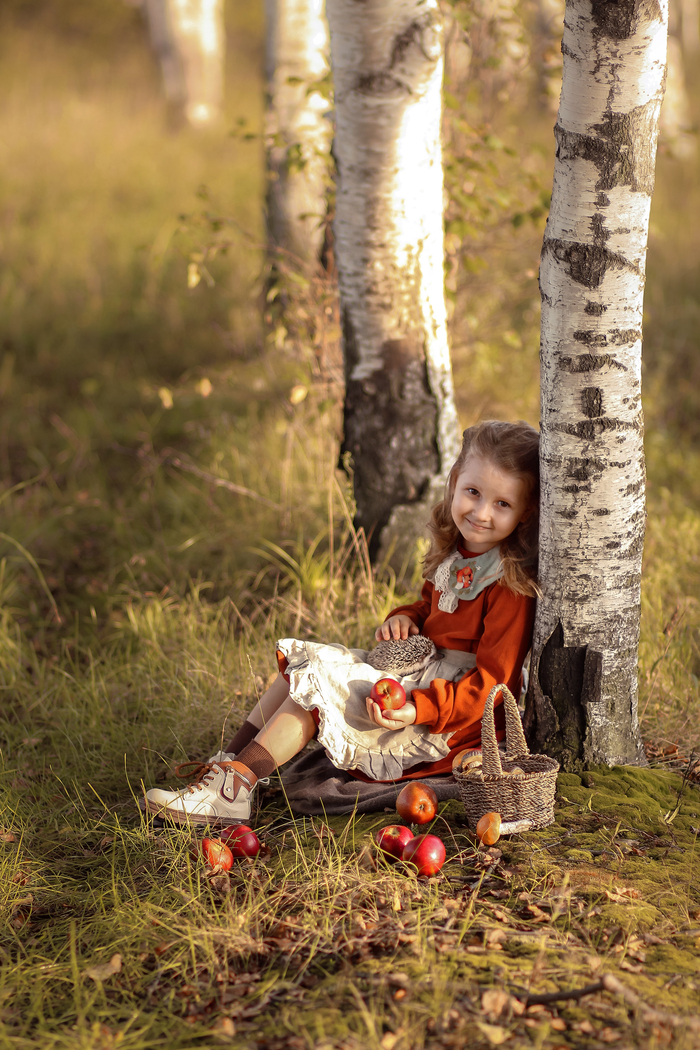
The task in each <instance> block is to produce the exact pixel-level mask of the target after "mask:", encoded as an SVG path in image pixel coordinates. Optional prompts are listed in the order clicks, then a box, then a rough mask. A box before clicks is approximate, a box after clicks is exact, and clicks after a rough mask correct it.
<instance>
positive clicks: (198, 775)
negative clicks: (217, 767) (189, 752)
mask: <svg viewBox="0 0 700 1050" xmlns="http://www.w3.org/2000/svg"><path fill="white" fill-rule="evenodd" d="M188 767H189V768H188ZM211 768H212V767H211V763H209V762H202V761H201V760H200V759H195V760H194V761H192V762H181V763H180V764H179V766H175V776H176V777H177V778H178V780H194V781H195V782H196V783H199V781H200V780H201V779H202V778H203V777H205V776H206V774H207V773H208V772H209V770H210V769H211Z"/></svg>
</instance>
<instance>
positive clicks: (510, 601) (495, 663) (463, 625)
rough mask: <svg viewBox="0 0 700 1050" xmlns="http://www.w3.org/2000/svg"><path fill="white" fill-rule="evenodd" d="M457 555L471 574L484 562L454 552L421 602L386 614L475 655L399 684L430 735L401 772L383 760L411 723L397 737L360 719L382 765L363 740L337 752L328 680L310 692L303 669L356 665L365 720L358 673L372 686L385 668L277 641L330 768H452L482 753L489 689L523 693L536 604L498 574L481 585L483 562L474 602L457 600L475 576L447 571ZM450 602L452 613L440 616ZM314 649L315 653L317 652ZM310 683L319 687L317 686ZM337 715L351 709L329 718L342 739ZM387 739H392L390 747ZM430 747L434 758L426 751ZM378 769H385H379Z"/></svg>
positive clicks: (366, 776) (379, 775) (364, 772)
mask: <svg viewBox="0 0 700 1050" xmlns="http://www.w3.org/2000/svg"><path fill="white" fill-rule="evenodd" d="M497 553H498V552H494V557H495V560H496V562H497V561H498V556H497ZM454 559H462V560H463V559H475V560H474V561H472V562H469V563H468V565H469V566H472V567H474V569H475V571H477V572H478V568H477V566H481V565H483V563H484V562H485V561H487V559H485V557H484V556H479V555H475V554H473V553H471V552H469V551H467V550H464V549H463V548H461V547H460V548H457V550H456V551H455V552H454V554H453V555H452V557H451V558H448V559H447V561H446V562H445V563H443V566H444V572H443V575H442V577H439V573H438V574H436V576H435V577H434V578H435V583H433V582H431V581H430V580H426V582H425V583H424V585H423V589H422V592H421V597H420V599H419V600H418V601H416V602H413V603H411V604H409V605H402V606H399V607H398V608H396V609H393V610H392V611H391V613H389V616H393V615H396V614H398V613H403V614H404V615H406V616H408V617H409V618H410V619H411V620H412V621H413V622H414V623H415V624H416V626H417V627H418V629H419V630H420V632H421V633H422V634H425V635H427V637H429V638H431V639H432V641H433V642H434V643H435V645H436V647H437V649H438V650H439V651H445V650H448V651H449V650H452V651H453V652H454V651H455V650H456V651H458V652H460V653H464V654H472V657H471V659H472V661H474V663H475V666H472V667H471V668H470V669H469V670H466V671H465V672H464V673H463V672H462V670H461V669H460V670H457V671H456V673H455V669H454V668H450V669H447V667H446V665H445V664H444V663H443V664H442V667H446V670H447V673H449V674H450V675H451V677H450V678H442V677H439V676H434V675H433V674H432V673H429V672H430V668H426V673H425V676H424V677H423V678H422V680H421V681H420V683H418V682H414V683H411V684H410V683H408V682H406V681H404V685H405V686H409V684H410V687H411V694H412V695H411V699H412V700H413V702H414V704H415V705H416V714H417V717H416V722H415V726H416V727H420V730H419V733H422V734H424V735H425V734H427V737H426V736H424V737H423V738H422V740H421V741H418V744H419V745H420V744H421V743H422V742H424V743H425V747H424V748H423V755H422V756H420V749H421V748H420V746H419V747H418V748H417V752H418V753H416V752H415V751H414V752H413V758H412V757H411V755H412V752H411V750H410V749H409V750H407V751H405V752H404V755H403V758H402V760H401V764H402V765H403V768H401V765H397V764H396V762H394V763H393V765H392V766H391V767H390V766H389V765H388V764H387V760H392V759H393V758H394V754H393V752H394V751H395V750H396V751H397V752H399V751H401V740H402V739H403V737H405V736H407V735H408V734H409V732H410V727H409V729H408V730H399V731H396V734H394V733H393V732H392V731H390V730H384V731H381V730H377V727H376V726H374V725H373V723H370V722H369V719H367V716H366V715H364V718H365V719H366V720H367V723H368V724H367V727H366V728H367V729H373V730H374V731H375V733H377V734H378V735H379V737H380V741H379V746H380V748H383V753H384V757H383V759H382V762H384V763H385V764H384V767H383V766H382V762H379V761H375V759H374V758H373V757H372V755H370V754H365V749H364V748H363V746H362V743H360V746H359V748H356V749H355V751H352V750H349V749H348V748H345V747H344V745H343V747H341V748H340V749H338V747H337V746H336V747H335V753H334V745H333V744H332V743H331V739H330V736H331V732H330V719H329V718H328V712H329V705H328V691H329V689H330V686H331V683H330V681H328V682H327V686H326V689H323V688H320V689H319V688H315V689H310V688H308V683H309V681H310V680H311V681H314V675H313V674H312V673H310V668H312V664H310V663H309V660H311V661H314V660H316V672H315V674H316V678H318V677H319V676H320V675H321V674H322V673H327V672H328V668H327V666H326V667H323V668H322V667H321V666H320V664H326V665H327V663H328V661H333V660H336V658H337V659H340V660H341V661H346V660H347V661H354V662H353V663H352V666H351V667H350V669H349V670H350V672H351V674H350V677H352V676H353V675H355V676H359V678H360V679H361V681H362V685H364V688H363V687H362V685H361V683H360V682H357V683H355V691H356V692H358V695H360V694H361V696H360V700H359V701H358V699H357V698H355V701H354V703H355V704H356V706H358V714H357V717H358V718H359V717H362V713H361V709H363V708H364V700H363V699H362V697H364V696H366V695H367V694H368V692H369V687H370V686H371V681H368V682H366V683H365V682H364V677H365V676H366V675H367V673H368V672H371V673H372V674H373V675H374V680H376V678H378V677H381V672H377V671H374V669H372V668H368V667H367V665H366V664H364V663H362V660H364V658H365V657H366V653H364V652H363V651H360V650H344V647H342V646H337V645H336V646H322V645H321V646H319V645H314V644H313V643H303V642H298V641H296V640H293V639H286V640H280V642H279V643H278V646H279V651H278V659H279V663H280V671H282V672H283V673H285V672H287V674H285V677H287V678H288V680H290V677H291V686H290V688H291V694H292V698H293V699H294V700H295V701H296V702H298V703H300V704H301V706H303V707H305V708H306V709H307V710H311V711H312V712H313V713H314V716H315V717H316V721H317V724H319V726H320V730H319V741H320V743H321V744H322V745H324V747H326V750H327V753H328V754H329V757H330V758H331V760H332V761H333V762H334V764H336V765H337V766H338V767H339V768H342V769H346V770H347V771H348V772H349V773H351V774H352V775H353V776H355V777H357V778H358V779H360V780H367V781H371V780H375V781H376V780H380V781H383V780H385V779H389V778H390V779H392V780H401V779H406V778H415V777H421V776H430V775H435V774H439V773H446V772H450V771H451V769H452V759H453V757H454V755H455V754H456V753H457V752H458V751H461V750H462V749H463V748H466V747H479V746H480V744H481V718H482V715H483V712H484V705H485V702H486V697H487V696H488V694H489V692H490V690H491V689H492V687H493V686H494V685H497V684H499V683H505V684H506V685H507V686H508V687H509V688H510V690H511V691H512V692H513V693H514V694H515V695H516V696H518V695H519V692H520V685H521V675H522V666H523V661H524V659H525V656H526V655H527V652H528V650H529V649H530V644H531V640H532V628H533V623H534V615H535V600H534V598H530V597H526V596H523V595H518V594H514V593H513V592H512V591H510V590H508V589H507V588H506V587H505V586H503V584H502V583H501V582H500V580H499V579H497V578H495V582H492V583H487V582H486V581H487V580H488V579H494V576H492V575H490V574H489V566H488V565H485V566H484V568H485V570H486V572H485V575H484V577H483V580H482V582H481V584H480V586H479V587H476V586H474V587H473V588H472V593H473V595H474V596H473V597H472V596H470V597H469V598H466V597H462V598H461V599H460V598H459V597H458V596H459V595H461V594H464V595H465V596H466V593H467V590H468V589H469V586H470V584H469V581H470V579H471V570H470V568H469V567H467V568H466V569H464V568H460V565H463V564H464V563H463V561H460V560H457V562H456V563H455V565H454V566H453V567H452V568H450V562H451V561H452V560H454ZM492 567H493V562H492V563H491V568H492ZM442 568H443V567H441V569H442ZM455 570H456V571H455ZM465 571H466V573H467V574H468V576H467V581H466V583H465V584H464V586H465V589H464V591H461V590H460V589H459V588H461V587H462V586H463V582H462V574H463V573H464V572H465ZM500 571H502V570H499V574H500ZM450 572H451V574H452V575H451V581H452V583H451V585H450V587H448V586H447V583H446V581H447V578H448V575H449V573H450ZM455 579H456V581H457V582H456V588H455ZM436 585H437V586H436ZM448 590H451V591H452V594H449V593H447V592H448ZM474 592H476V593H474ZM446 606H447V608H451V609H452V611H446ZM388 618H389V617H387V619H388ZM312 650H314V652H312ZM315 650H318V652H317V653H316V652H315ZM341 651H342V652H341ZM338 654H339V655H338ZM448 657H449V653H448ZM288 660H289V661H291V662H288ZM435 670H436V671H437V672H438V674H439V671H440V670H441V666H440V665H439V664H436V665H435ZM339 674H342V669H340V668H336V670H335V672H334V673H333V674H332V675H331V677H335V679H336V680H337V679H338V675H339ZM315 684H316V686H317V685H318V683H317V682H316V683H315ZM358 689H359V691H358ZM407 691H408V689H407ZM345 702H346V701H345V700H344V701H343V703H345ZM348 703H349V701H348ZM343 710H345V711H346V715H345V717H346V718H349V715H348V713H347V712H349V711H350V707H349V706H348V707H347V708H343V706H342V704H341V707H340V711H341V714H340V717H339V718H338V717H335V719H334V727H335V729H338V728H339V730H340V735H341V737H342V735H343V733H342V723H343V716H342V711H343ZM319 716H320V718H319ZM352 721H353V719H352V718H349V722H352ZM504 725H505V720H504V717H503V709H502V701H500V699H499V701H498V702H497V707H496V729H497V732H498V735H499V738H501V737H502V736H503V727H504ZM362 728H364V727H362ZM414 735H415V732H414ZM363 739H364V737H363ZM366 739H367V741H368V746H367V749H366V750H367V751H371V750H372V748H373V747H374V746H375V744H376V742H375V741H373V740H371V737H370V736H367V738H366ZM393 740H395V745H394V743H393V742H392V741H393ZM435 744H437V749H435V746H434V745H435ZM411 748H416V742H415V741H413V742H412V743H411ZM431 748H432V755H431V754H430V749H431ZM387 752H389V754H387ZM383 768H384V770H386V771H384V772H383ZM389 770H390V771H389Z"/></svg>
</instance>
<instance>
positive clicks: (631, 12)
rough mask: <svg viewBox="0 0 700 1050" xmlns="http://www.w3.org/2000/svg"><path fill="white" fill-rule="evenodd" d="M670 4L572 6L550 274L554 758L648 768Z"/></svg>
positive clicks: (540, 724) (548, 601) (547, 627)
mask: <svg viewBox="0 0 700 1050" xmlns="http://www.w3.org/2000/svg"><path fill="white" fill-rule="evenodd" d="M666 4H667V0H660V3H657V2H656V0H651V2H648V0H618V3H617V4H615V5H612V4H599V3H593V4H592V3H591V0H569V2H568V3H567V6H566V18H565V29H564V39H563V44H562V50H563V54H564V77H563V88H562V96H561V104H560V108H559V116H558V121H557V126H556V128H555V136H556V140H557V152H556V162H555V170H554V189H553V197H552V205H551V211H550V215H549V219H548V222H547V228H546V231H545V237H544V245H543V249H542V261H541V269H540V288H541V293H542V343H541V363H542V423H541V428H542V439H541V468H542V499H541V508H542V522H541V530H540V573H541V584H542V589H543V597H542V599H541V601H540V602H539V605H538V613H537V622H536V626H535V639H534V643H533V675H532V679H533V688H534V693H532V692H531V695H530V698H529V700H530V704H529V708H528V712H527V722H528V728H529V731H530V734H531V736H532V737H534V740H535V742H536V744H537V746H538V747H542V748H545V749H547V750H549V751H554V752H555V753H557V754H559V755H561V756H562V759H563V761H564V763H565V765H569V766H572V765H575V764H576V763H577V762H580V761H585V762H588V763H595V762H603V763H608V764H612V763H616V762H635V761H641V760H642V751H641V744H640V739H639V730H638V719H637V646H638V638H639V612H640V578H641V558H642V546H643V539H644V517H645V511H644V483H645V473H644V451H643V444H642V437H643V420H642V407H641V390H640V381H641V350H642V341H641V329H642V302H643V292H644V268H645V257H646V245H647V232H648V224H649V209H650V205H651V194H652V190H653V184H654V162H655V153H656V138H657V130H658V118H659V110H660V108H661V101H662V97H663V84H664V71H665V62H666V28H667V13H668V12H667V6H666Z"/></svg>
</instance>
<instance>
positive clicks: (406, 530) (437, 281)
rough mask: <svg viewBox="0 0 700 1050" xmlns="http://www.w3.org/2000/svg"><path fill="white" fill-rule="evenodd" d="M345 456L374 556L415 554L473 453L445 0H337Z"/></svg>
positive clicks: (332, 10) (331, 10)
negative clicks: (453, 351)
mask: <svg viewBox="0 0 700 1050" xmlns="http://www.w3.org/2000/svg"><path fill="white" fill-rule="evenodd" d="M328 19H329V23H330V30H331V54H332V66H333V77H334V84H335V100H336V125H337V130H336V141H335V147H334V149H335V155H336V161H337V165H338V187H337V204H336V218H335V227H334V229H335V245H336V258H337V267H338V280H339V287H340V303H341V321H342V329H343V342H344V350H345V375H346V398H345V412H344V428H345V436H344V442H343V452H344V453H349V455H350V457H351V459H352V465H353V470H354V486H355V500H356V505H357V513H356V523H357V525H358V526H362V527H363V528H364V529H365V531H366V532H367V534H368V536H369V537H370V554H371V556H372V557H376V556H377V554H378V553H379V550H380V545H383V551H384V552H386V553H387V554H388V553H389V552H390V551H391V549H392V548H398V551H399V553H400V554H401V555H403V554H404V553H406V552H410V549H411V546H412V543H413V541H414V540H415V539H416V538H417V537H418V536H419V535H423V534H424V533H425V522H426V521H427V518H428V516H429V508H430V506H431V505H432V503H434V502H436V501H437V499H439V498H440V497H441V495H442V486H443V484H444V480H445V475H446V472H447V471H448V470H449V468H450V467H451V465H452V463H453V461H454V459H455V457H456V455H457V451H458V448H459V444H458V435H457V432H458V427H457V414H456V410H455V406H454V394H453V389H452V371H451V365H450V356H449V347H448V341H447V326H446V313H445V297H444V278H443V254H444V245H443V222H442V211H443V174H442V152H441V143H440V120H441V109H442V99H441V88H442V73H443V46H442V38H443V27H442V21H441V16H440V13H439V7H438V2H437V0H365V2H363V3H357V2H356V0H328Z"/></svg>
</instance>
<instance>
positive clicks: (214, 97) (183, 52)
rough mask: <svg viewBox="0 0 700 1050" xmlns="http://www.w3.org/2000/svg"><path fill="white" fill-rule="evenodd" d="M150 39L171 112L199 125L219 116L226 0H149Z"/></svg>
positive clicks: (147, 5) (221, 99)
mask: <svg viewBox="0 0 700 1050" xmlns="http://www.w3.org/2000/svg"><path fill="white" fill-rule="evenodd" d="M145 7H146V15H147V18H148V27H149V34H150V38H151V44H152V46H153V49H154V50H155V52H156V54H157V56H158V60H159V62H160V67H161V73H162V76H163V86H164V90H165V97H166V99H167V101H168V105H169V107H170V109H171V112H172V113H173V115H174V116H176V117H184V118H185V120H187V121H188V123H190V124H192V125H194V126H197V127H199V126H202V125H205V124H210V123H212V122H213V121H216V120H218V118H219V117H220V115H221V108H222V104H223V84H224V51H225V42H224V15H223V0H145Z"/></svg>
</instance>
